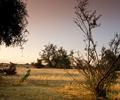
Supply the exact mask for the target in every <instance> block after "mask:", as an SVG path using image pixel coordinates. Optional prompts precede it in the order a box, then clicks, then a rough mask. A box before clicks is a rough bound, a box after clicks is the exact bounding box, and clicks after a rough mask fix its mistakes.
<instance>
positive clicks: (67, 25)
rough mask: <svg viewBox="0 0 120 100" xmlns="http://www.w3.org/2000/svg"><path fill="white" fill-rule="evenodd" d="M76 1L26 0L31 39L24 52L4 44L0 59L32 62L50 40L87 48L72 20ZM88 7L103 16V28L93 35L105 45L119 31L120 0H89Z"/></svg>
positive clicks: (29, 37) (67, 47)
mask: <svg viewBox="0 0 120 100" xmlns="http://www.w3.org/2000/svg"><path fill="white" fill-rule="evenodd" d="M74 6H75V0H27V10H28V15H29V17H28V23H29V24H28V30H29V32H30V34H29V35H28V42H27V43H26V44H25V45H24V50H23V52H22V51H21V50H20V49H19V47H15V48H12V47H7V48H5V47H4V46H1V48H0V62H10V61H12V62H15V63H27V62H28V63H30V62H33V61H36V59H37V58H38V57H39V52H40V50H41V49H43V47H44V45H46V44H48V43H53V44H56V45H57V46H58V47H59V46H63V47H64V48H65V49H67V50H70V49H74V50H80V51H81V53H82V51H83V50H84V43H83V36H82V35H81V31H80V30H79V28H78V27H77V26H76V25H75V23H74V22H73V19H74V18H75V14H74ZM89 8H91V9H96V10H97V13H98V14H102V15H103V16H102V17H101V19H100V20H99V22H100V23H101V24H102V25H101V27H99V28H97V29H96V30H95V31H94V33H95V34H94V38H95V40H96V41H98V42H97V44H98V49H100V48H101V46H103V45H104V46H106V44H107V43H108V41H109V40H110V39H111V38H112V37H113V36H114V33H115V32H118V33H120V0H89Z"/></svg>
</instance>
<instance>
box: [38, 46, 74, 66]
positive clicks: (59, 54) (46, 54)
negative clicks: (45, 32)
mask: <svg viewBox="0 0 120 100" xmlns="http://www.w3.org/2000/svg"><path fill="white" fill-rule="evenodd" d="M72 56H73V52H71V53H70V54H68V53H67V50H65V49H63V47H60V48H58V47H57V46H56V45H54V44H48V45H45V49H44V50H42V52H40V60H41V63H42V64H45V65H46V66H48V67H52V68H71V59H72Z"/></svg>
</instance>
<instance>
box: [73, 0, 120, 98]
mask: <svg viewBox="0 0 120 100" xmlns="http://www.w3.org/2000/svg"><path fill="white" fill-rule="evenodd" d="M87 5H88V0H77V5H76V6H75V14H76V18H75V20H74V21H75V23H76V24H77V26H78V27H79V28H80V29H81V31H82V32H83V34H84V37H85V40H84V42H85V44H86V48H85V51H86V55H87V59H85V58H80V57H79V58H77V59H75V62H76V65H77V68H78V70H79V72H80V73H82V74H83V75H84V77H85V79H86V82H85V83H84V84H82V85H83V86H85V87H87V89H89V90H90V91H91V92H93V93H94V94H95V96H96V99H99V97H102V98H104V99H105V98H106V94H107V89H108V87H109V86H110V85H111V83H112V82H114V80H116V78H117V77H116V73H115V71H116V70H118V67H119V66H120V64H119V61H120V51H119V46H120V35H118V34H116V36H115V38H114V39H113V40H112V41H111V42H110V48H108V49H106V48H104V47H103V48H102V51H101V56H98V53H97V50H96V43H95V42H94V39H93V36H92V33H93V29H95V28H96V27H98V26H100V24H98V19H99V18H100V17H101V15H98V16H97V14H96V11H89V10H88V8H87Z"/></svg>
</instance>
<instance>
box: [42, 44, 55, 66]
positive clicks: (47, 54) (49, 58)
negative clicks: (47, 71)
mask: <svg viewBox="0 0 120 100" xmlns="http://www.w3.org/2000/svg"><path fill="white" fill-rule="evenodd" d="M44 47H45V49H44V50H42V52H41V53H40V58H41V59H42V61H43V62H44V63H45V64H46V65H47V66H48V67H54V64H53V58H54V56H55V55H56V52H57V51H56V49H57V46H56V45H54V44H48V45H45V46H44Z"/></svg>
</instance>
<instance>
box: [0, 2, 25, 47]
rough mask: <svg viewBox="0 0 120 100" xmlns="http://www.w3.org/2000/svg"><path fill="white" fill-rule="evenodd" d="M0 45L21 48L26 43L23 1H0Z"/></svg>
mask: <svg viewBox="0 0 120 100" xmlns="http://www.w3.org/2000/svg"><path fill="white" fill-rule="evenodd" d="M0 13H1V14H0V44H1V45H2V44H4V45H6V46H18V45H19V46H22V45H23V43H24V42H26V39H25V37H26V32H27V30H26V25H27V19H26V17H27V10H26V4H25V2H23V0H0Z"/></svg>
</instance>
